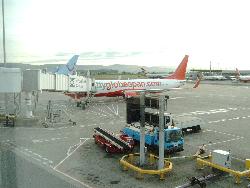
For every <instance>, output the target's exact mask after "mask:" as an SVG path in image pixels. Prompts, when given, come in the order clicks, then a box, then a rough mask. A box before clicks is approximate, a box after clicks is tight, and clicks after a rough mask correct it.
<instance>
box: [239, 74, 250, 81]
mask: <svg viewBox="0 0 250 188" xmlns="http://www.w3.org/2000/svg"><path fill="white" fill-rule="evenodd" d="M239 80H241V81H250V76H249V75H246V76H239Z"/></svg>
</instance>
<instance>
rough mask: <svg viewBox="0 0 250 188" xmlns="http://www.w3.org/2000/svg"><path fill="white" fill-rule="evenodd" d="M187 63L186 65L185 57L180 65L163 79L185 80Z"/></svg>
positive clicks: (186, 56) (186, 59)
mask: <svg viewBox="0 0 250 188" xmlns="http://www.w3.org/2000/svg"><path fill="white" fill-rule="evenodd" d="M187 63H188V55H185V57H184V58H183V59H182V61H181V63H180V64H179V66H178V67H177V69H176V70H175V72H174V73H173V74H171V75H169V76H167V77H165V79H176V80H185V79H186V69H187Z"/></svg>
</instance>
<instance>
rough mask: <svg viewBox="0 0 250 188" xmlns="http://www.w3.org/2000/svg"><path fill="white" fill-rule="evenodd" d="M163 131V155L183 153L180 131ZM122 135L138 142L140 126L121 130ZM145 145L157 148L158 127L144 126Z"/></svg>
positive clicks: (131, 126) (179, 129)
mask: <svg viewBox="0 0 250 188" xmlns="http://www.w3.org/2000/svg"><path fill="white" fill-rule="evenodd" d="M164 130H165V143H164V150H165V153H174V152H179V151H183V144H184V139H183V134H182V129H181V128H178V127H167V128H165V129H164ZM122 131H123V132H124V134H126V135H128V136H130V137H132V138H133V139H134V140H135V141H138V142H139V141H140V126H139V125H135V124H133V125H128V126H126V127H124V128H123V130H122ZM145 145H146V146H147V147H150V148H158V146H159V129H158V127H153V126H145Z"/></svg>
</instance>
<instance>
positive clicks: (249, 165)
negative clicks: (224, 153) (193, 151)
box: [197, 156, 250, 184]
mask: <svg viewBox="0 0 250 188" xmlns="http://www.w3.org/2000/svg"><path fill="white" fill-rule="evenodd" d="M211 159H212V156H208V160H205V159H204V158H197V165H198V168H203V167H205V166H210V167H212V168H215V169H218V170H221V171H223V172H227V173H229V174H232V175H233V176H234V177H235V182H236V183H237V184H239V183H241V178H242V177H247V178H248V179H250V159H246V161H245V167H246V170H244V171H242V172H241V171H237V170H233V169H230V168H225V167H223V166H220V165H217V164H215V163H212V162H211Z"/></svg>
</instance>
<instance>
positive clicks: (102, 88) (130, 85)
mask: <svg viewBox="0 0 250 188" xmlns="http://www.w3.org/2000/svg"><path fill="white" fill-rule="evenodd" d="M187 63H188V55H185V57H184V58H183V60H182V61H181V63H180V64H179V66H178V67H177V69H176V70H175V72H174V73H173V74H171V75H169V76H167V77H165V78H163V79H131V80H95V88H96V91H95V93H94V94H93V96H94V97H104V96H106V97H119V96H122V97H124V98H127V97H130V96H135V95H136V93H137V92H136V91H138V90H171V89H178V88H180V87H181V86H183V85H184V84H185V83H186V68H187ZM199 83H200V78H199V79H198V80H197V82H196V84H195V88H196V87H198V85H199ZM65 95H68V96H70V97H71V98H73V99H80V98H82V97H85V96H86V94H84V93H65Z"/></svg>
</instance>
